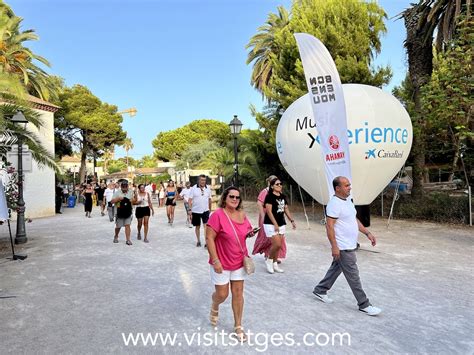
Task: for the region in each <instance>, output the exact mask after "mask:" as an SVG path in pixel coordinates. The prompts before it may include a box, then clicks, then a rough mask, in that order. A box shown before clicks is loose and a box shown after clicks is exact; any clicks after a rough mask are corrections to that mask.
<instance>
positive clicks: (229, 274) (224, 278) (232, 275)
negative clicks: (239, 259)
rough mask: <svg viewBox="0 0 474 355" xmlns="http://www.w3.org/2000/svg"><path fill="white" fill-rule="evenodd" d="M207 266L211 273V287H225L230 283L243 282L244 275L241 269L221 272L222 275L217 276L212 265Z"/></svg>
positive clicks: (243, 270)
mask: <svg viewBox="0 0 474 355" xmlns="http://www.w3.org/2000/svg"><path fill="white" fill-rule="evenodd" d="M209 266H210V271H211V282H212V284H213V285H227V284H228V283H229V282H230V281H241V280H242V281H243V280H245V275H246V273H245V269H244V268H243V267H241V268H240V269H237V270H234V271H228V270H222V274H218V273H217V272H215V271H214V266H213V265H209Z"/></svg>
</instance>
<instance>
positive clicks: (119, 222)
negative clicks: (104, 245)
mask: <svg viewBox="0 0 474 355" xmlns="http://www.w3.org/2000/svg"><path fill="white" fill-rule="evenodd" d="M110 202H111V203H113V204H115V206H116V208H117V216H116V218H115V235H114V243H118V235H119V233H120V229H121V228H122V227H125V239H126V242H125V243H126V244H127V245H132V241H131V240H130V224H131V223H132V215H133V210H132V204H133V191H131V190H129V189H128V181H127V180H122V182H121V183H120V189H119V190H117V191H116V192H115V193H114V196H113V198H112V201H110ZM120 209H122V210H120ZM125 210H126V214H123V212H122V211H125Z"/></svg>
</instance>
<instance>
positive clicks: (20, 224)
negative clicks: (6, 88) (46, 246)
mask: <svg viewBox="0 0 474 355" xmlns="http://www.w3.org/2000/svg"><path fill="white" fill-rule="evenodd" d="M11 122H13V123H16V124H19V125H24V127H25V129H26V125H27V124H28V120H27V119H26V117H25V115H24V114H23V112H21V111H18V112H17V113H15V114H14V115H13V117H12V118H11ZM16 212H17V219H16V235H15V244H23V243H26V242H27V241H28V238H27V237H26V228H25V201H24V200H23V145H22V141H21V136H20V137H19V139H18V202H17V209H16Z"/></svg>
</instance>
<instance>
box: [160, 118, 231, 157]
mask: <svg viewBox="0 0 474 355" xmlns="http://www.w3.org/2000/svg"><path fill="white" fill-rule="evenodd" d="M205 139H207V140H214V141H216V142H217V143H218V144H220V145H223V144H225V143H226V142H228V141H229V140H230V130H229V127H228V125H227V124H226V123H224V122H221V121H216V120H196V121H193V122H191V123H189V124H187V125H185V126H183V127H180V128H177V129H174V130H171V131H167V132H160V133H159V134H158V135H157V136H156V138H155V139H154V140H153V142H152V145H153V148H155V152H154V155H155V157H156V158H158V159H162V160H165V161H170V160H178V159H179V158H180V157H181V155H182V154H183V152H184V151H185V150H186V148H187V147H188V146H189V145H192V144H196V143H198V142H199V141H201V140H205Z"/></svg>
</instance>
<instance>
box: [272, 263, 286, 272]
mask: <svg viewBox="0 0 474 355" xmlns="http://www.w3.org/2000/svg"><path fill="white" fill-rule="evenodd" d="M273 270H274V271H275V272H285V270H283V269H281V268H280V266H279V265H278V263H273Z"/></svg>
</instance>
